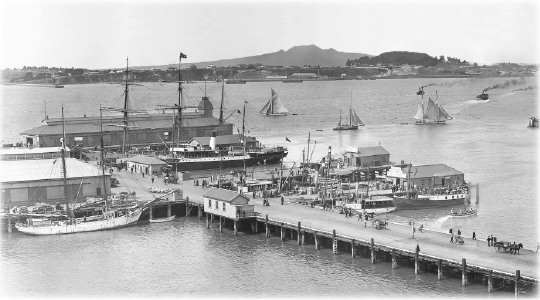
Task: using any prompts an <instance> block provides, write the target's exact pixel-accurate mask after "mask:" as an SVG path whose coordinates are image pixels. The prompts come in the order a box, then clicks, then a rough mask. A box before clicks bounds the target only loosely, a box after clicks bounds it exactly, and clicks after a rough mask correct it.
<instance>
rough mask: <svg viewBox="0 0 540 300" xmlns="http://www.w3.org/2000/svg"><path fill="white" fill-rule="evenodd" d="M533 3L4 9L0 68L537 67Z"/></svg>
mask: <svg viewBox="0 0 540 300" xmlns="http://www.w3.org/2000/svg"><path fill="white" fill-rule="evenodd" d="M539 3H540V1H536V0H506V1H501V0H492V1H480V0H469V1H456V0H452V1H449V0H430V1H418V0H401V1H397V0H377V1H371V0H370V1H368V0H357V1H344V0H332V1H320V0H319V1H307V0H285V1H282V0H279V1H278V0H263V1H228V0H214V1H209V0H198V1H180V0H177V1H174V0H157V1H148V0H144V1H142V0H139V1H137V0H135V1H123V0H122V1H121V0H110V1H102V0H92V1H86V0H80V1H55V0H42V1H36V0H31V1H27V0H3V1H0V68H2V69H5V68H22V67H23V66H48V67H53V66H54V67H68V68H71V67H75V68H77V67H82V68H90V69H100V68H121V67H124V66H125V62H126V58H127V57H129V60H130V65H135V66H149V65H163V64H176V63H178V56H179V53H180V52H183V53H185V54H186V55H187V59H185V60H183V62H184V61H185V62H186V63H194V62H202V61H212V60H219V59H231V58H239V57H245V56H254V55H260V54H264V53H271V52H275V51H279V50H281V49H283V50H288V49H290V48H291V47H294V46H300V45H312V44H313V45H316V46H318V47H320V48H322V49H329V48H333V49H336V50H338V51H342V52H357V53H366V54H370V55H378V54H381V53H383V52H388V51H410V52H422V53H427V54H429V55H431V56H440V55H444V56H450V57H455V58H459V59H462V60H463V59H464V60H467V61H468V62H477V63H479V64H493V63H500V62H515V63H534V64H538V63H540V57H539V53H540V51H539V50H540V49H539V48H540V47H539V38H540V36H539V29H540V22H539V13H540V10H539V8H540V4H539Z"/></svg>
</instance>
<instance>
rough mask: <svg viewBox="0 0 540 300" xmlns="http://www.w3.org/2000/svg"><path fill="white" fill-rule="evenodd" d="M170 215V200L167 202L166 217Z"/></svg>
mask: <svg viewBox="0 0 540 300" xmlns="http://www.w3.org/2000/svg"><path fill="white" fill-rule="evenodd" d="M170 216H171V202H169V203H167V217H170Z"/></svg>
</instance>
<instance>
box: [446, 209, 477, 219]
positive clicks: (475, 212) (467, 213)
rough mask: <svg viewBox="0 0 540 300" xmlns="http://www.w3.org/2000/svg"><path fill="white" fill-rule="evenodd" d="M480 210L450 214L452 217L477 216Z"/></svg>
mask: <svg viewBox="0 0 540 300" xmlns="http://www.w3.org/2000/svg"><path fill="white" fill-rule="evenodd" d="M477 214H478V212H477V211H476V210H468V211H465V212H450V213H449V214H448V216H449V217H450V218H466V217H471V216H476V215H477Z"/></svg>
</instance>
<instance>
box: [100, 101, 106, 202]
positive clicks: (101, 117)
mask: <svg viewBox="0 0 540 300" xmlns="http://www.w3.org/2000/svg"><path fill="white" fill-rule="evenodd" d="M99 126H100V131H101V149H100V154H101V173H102V174H103V199H105V206H104V208H105V209H104V211H107V210H108V208H107V181H106V180H105V155H104V151H105V143H104V142H103V116H102V112H101V104H100V105H99Z"/></svg>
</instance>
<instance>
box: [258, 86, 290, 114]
mask: <svg viewBox="0 0 540 300" xmlns="http://www.w3.org/2000/svg"><path fill="white" fill-rule="evenodd" d="M271 90H272V98H271V99H270V100H268V102H267V103H266V104H265V105H264V107H263V108H262V109H261V111H260V112H259V113H260V114H261V115H266V116H286V115H287V113H288V112H289V111H288V110H287V108H285V106H284V105H283V104H282V103H281V100H280V99H279V95H278V93H276V92H275V91H274V89H271Z"/></svg>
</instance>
